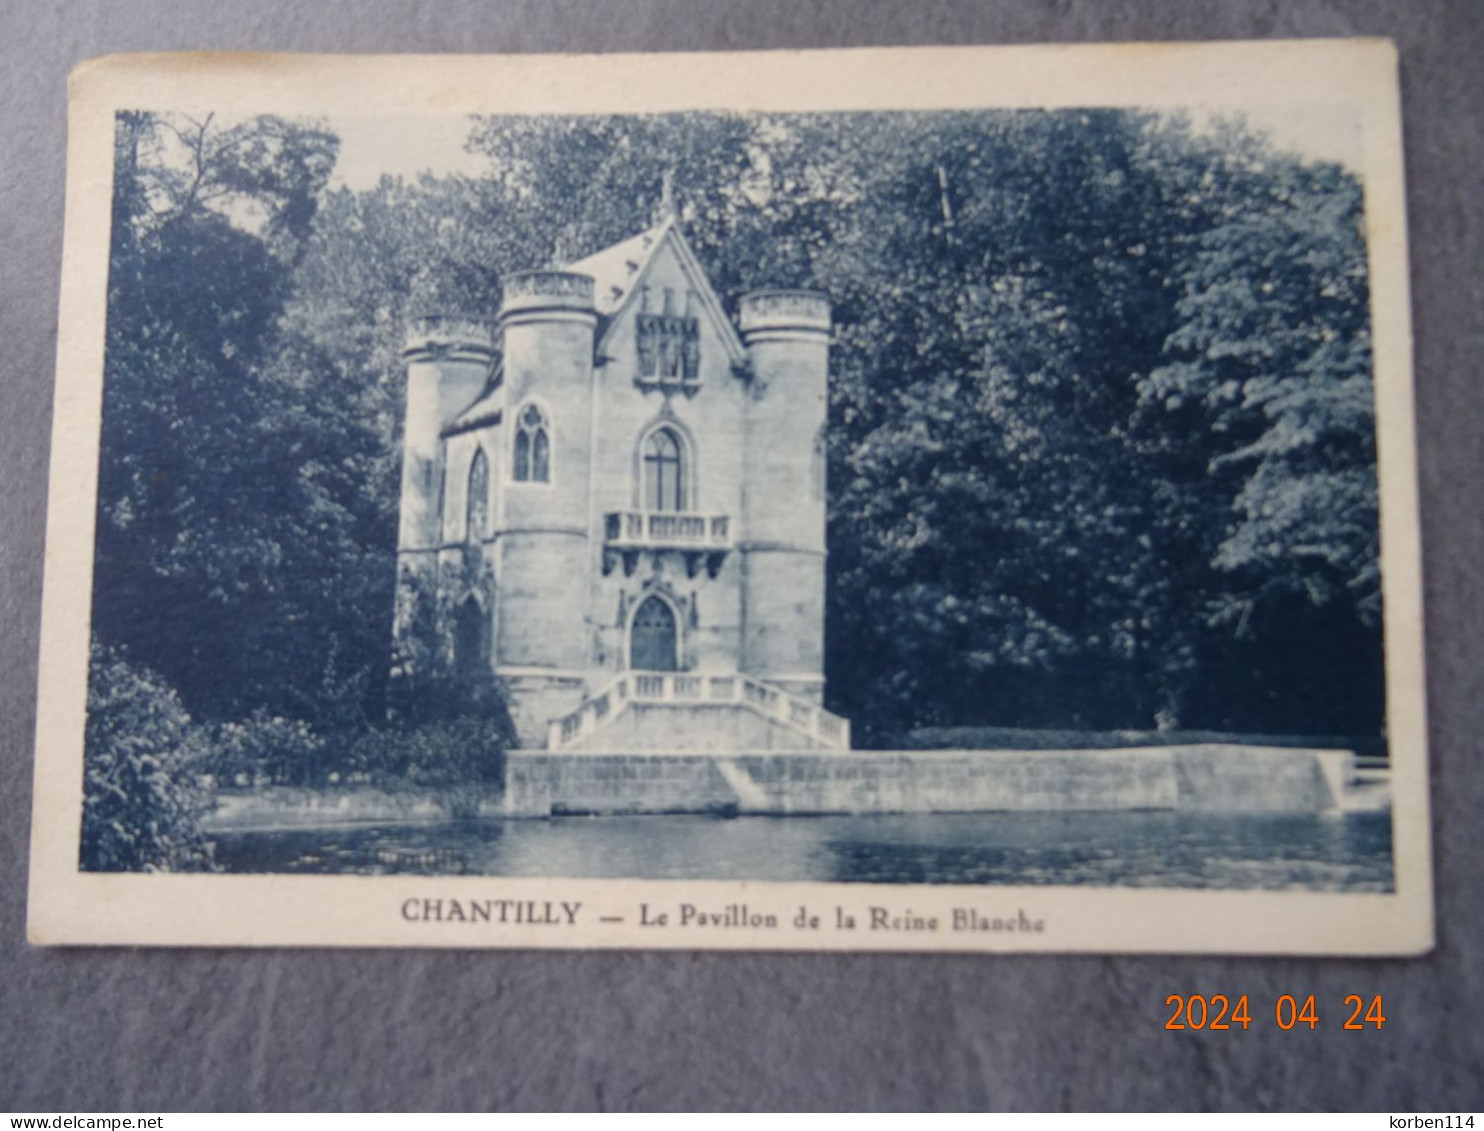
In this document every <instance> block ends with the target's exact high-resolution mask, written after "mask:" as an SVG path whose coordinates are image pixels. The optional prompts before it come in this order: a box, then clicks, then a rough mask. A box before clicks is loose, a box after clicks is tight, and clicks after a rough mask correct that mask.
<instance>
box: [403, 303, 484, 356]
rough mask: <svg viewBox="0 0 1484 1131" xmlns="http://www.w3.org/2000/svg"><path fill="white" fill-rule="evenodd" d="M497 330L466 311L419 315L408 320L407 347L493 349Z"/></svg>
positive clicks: (408, 349) (418, 348) (416, 348)
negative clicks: (461, 312) (464, 312)
mask: <svg viewBox="0 0 1484 1131" xmlns="http://www.w3.org/2000/svg"><path fill="white" fill-rule="evenodd" d="M494 346H495V334H494V330H493V329H492V328H491V327H490V325H489V324H488V323H486V322H483V321H481V320H480V319H478V318H474V317H472V316H470V315H467V314H439V313H429V314H419V315H416V316H415V317H413V318H410V319H408V321H407V337H406V344H405V350H406V351H407V352H415V351H419V350H453V349H458V350H475V351H477V352H480V353H490V352H492V351H493V350H494Z"/></svg>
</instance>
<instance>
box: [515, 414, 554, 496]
mask: <svg viewBox="0 0 1484 1131" xmlns="http://www.w3.org/2000/svg"><path fill="white" fill-rule="evenodd" d="M513 473H514V478H515V481H516V482H517V483H550V482H551V427H550V425H549V424H548V423H547V420H546V414H545V413H544V412H542V411H541V409H540V408H539V407H537V406H536V405H533V404H528V405H526V406H525V408H523V409H521V410H520V414H519V415H518V416H517V417H516V421H515V467H514V469H513Z"/></svg>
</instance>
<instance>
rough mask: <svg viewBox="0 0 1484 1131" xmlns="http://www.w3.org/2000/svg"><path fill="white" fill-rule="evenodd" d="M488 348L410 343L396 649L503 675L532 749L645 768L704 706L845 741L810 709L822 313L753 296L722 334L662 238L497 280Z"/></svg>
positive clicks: (442, 328)
mask: <svg viewBox="0 0 1484 1131" xmlns="http://www.w3.org/2000/svg"><path fill="white" fill-rule="evenodd" d="M496 333H498V335H499V336H500V347H501V348H500V350H499V351H498V353H499V354H500V361H499V363H498V364H496V363H495V361H494V359H495V357H496V353H497V351H496V349H495V339H494V337H493V336H492V335H491V334H490V332H489V330H488V329H487V328H484V327H482V326H480V325H479V324H477V323H475V322H472V321H469V320H463V319H457V318H447V317H437V316H435V317H429V318H424V319H419V320H416V321H415V322H414V323H413V325H412V327H411V328H410V331H409V335H408V341H407V349H406V353H405V359H406V361H407V382H408V389H407V410H406V411H407V417H406V429H405V451H404V461H403V475H402V514H401V527H400V542H399V555H398V557H399V586H398V588H399V601H398V615H397V633H398V636H399V644H403V645H405V644H406V643H407V638H408V636H409V635H410V634H413V633H416V632H425V633H431V635H432V637H433V639H431V640H430V641H426V642H425V643H426V645H427V647H426V648H425V649H424V650H423V652H421V653H417V654H420V655H422V656H424V657H425V658H424V659H423V660H422V661H420V662H423V663H427V664H431V665H434V666H435V667H436V668H437V670H438V673H439V675H438V677H437V678H447V679H451V680H459V679H470V678H476V677H480V676H487V674H488V673H490V672H493V674H495V675H496V676H498V677H500V679H501V680H502V682H503V683H504V685H505V687H506V689H507V691H508V694H509V701H510V709H511V714H512V717H513V719H514V721H515V724H516V727H517V731H518V734H519V738H520V743H521V745H522V746H523V747H525V748H528V749H534V748H548V747H550V748H560V747H563V746H572V747H574V748H576V747H579V746H580V747H582V748H586V749H593V748H599V749H601V748H603V747H602V742H603V739H602V738H601V732H602V731H604V730H605V729H612V731H613V733H614V734H615V735H617V734H623V735H624V736H625V737H624V739H623V741H624V742H626V743H630V744H636V743H637V744H638V745H639V746H641V747H643V748H646V749H663V748H664V746H665V743H666V734H667V733H673V735H674V736H675V738H676V740H677V741H679V740H680V736H681V735H682V734H690V735H693V734H694V732H695V725H696V719H695V718H690V719H686V718H684V717H683V716H684V715H685V712H686V711H687V710H690V711H691V714H692V715H694V714H696V712H695V710H694V708H696V707H699V706H700V705H701V704H705V705H706V707H707V708H708V711H709V712H710V714H709V716H708V717H716V715H715V712H716V708H718V707H720V708H722V709H723V710H727V709H735V710H736V711H738V712H743V713H749V714H751V715H753V716H761V717H762V718H763V719H764V720H765V722H766V724H767V728H770V729H769V740H768V743H767V744H768V745H769V746H770V747H772V748H777V747H778V746H779V745H780V744H781V745H783V746H785V747H787V746H790V745H792V746H794V747H796V748H799V749H815V748H819V747H821V746H825V747H838V746H842V745H848V742H849V737H848V727H846V726H845V724H844V721H843V720H840V719H837V718H835V717H834V716H831V715H829V714H828V713H827V712H825V711H823V710H822V709H821V708H820V706H819V705H820V703H821V701H822V698H823V692H824V666H823V664H824V656H823V643H824V641H823V636H824V585H825V571H824V565H825V471H824V426H825V409H826V388H827V381H828V349H829V335H830V313H829V303H828V301H827V299H826V298H825V297H824V296H823V295H819V294H816V293H813V292H805V291H782V290H778V291H760V292H755V293H753V294H750V295H747V296H744V297H742V299H741V301H740V304H739V314H738V321H737V324H736V325H735V326H734V325H733V323H732V321H731V319H729V318H728V317H727V314H726V312H725V310H724V308H723V305H722V303H721V301H720V300H719V299H718V297H717V296H716V294H715V293H714V292H713V291H712V289H711V286H710V284H709V283H708V281H707V280H706V278H705V276H704V273H703V272H702V270H701V268H700V266H699V264H698V263H697V261H696V259H695V256H694V255H693V253H692V252H691V251H690V249H689V247H688V246H687V245H686V242H685V240H684V237H683V236H682V235H681V233H680V231H679V229H678V228H677V227H676V226H675V224H674V222H673V221H670V220H667V221H666V222H664V223H662V224H660V225H659V226H657V227H655V228H652V229H650V230H649V231H646V232H644V233H642V234H641V235H639V236H636V237H634V238H633V239H631V240H627V241H625V242H624V243H621V244H618V245H616V246H615V247H612V248H609V249H607V250H606V251H603V252H600V253H598V254H597V255H594V256H591V257H589V258H587V259H584V260H582V261H580V262H577V263H573V264H571V265H570V266H568V267H566V268H564V269H563V270H560V271H533V272H525V273H522V274H518V275H515V276H512V277H510V278H509V279H507V280H506V281H505V294H504V300H503V302H502V305H501V311H500V319H499V323H498V325H497V327H496ZM419 599H422V600H435V603H436V612H435V613H434V614H432V615H431V616H430V617H429V618H428V619H427V620H426V621H423V622H418V621H416V618H414V617H413V616H412V615H411V613H410V612H409V610H410V609H411V608H412V607H413V605H414V604H415V602H416V601H417V600H419ZM419 624H421V625H422V627H419ZM410 654H413V653H410V652H409V651H408V650H407V649H406V648H405V647H404V648H402V649H400V650H399V655H402V656H403V657H404V659H403V661H401V662H403V663H407V662H410V661H407V660H406V659H405V657H406V656H407V655H410ZM638 704H644V705H645V708H646V709H645V710H643V711H640V710H638V709H637V705H638ZM651 707H654V708H663V709H650V708H651ZM625 711H627V712H628V713H629V714H630V715H632V716H634V717H631V718H628V719H626V720H625V725H623V726H621V727H619V726H614V725H613V723H614V720H615V719H616V717H617V716H618V715H620V714H622V713H624V712H625ZM640 716H642V717H643V718H645V719H648V720H650V721H649V722H648V723H645V724H643V725H642V726H641V725H640V724H639V722H638V718H639V717H640ZM666 718H668V719H669V720H670V722H669V724H668V725H667V724H666V723H665V722H664V720H665V719H666ZM646 728H647V729H646ZM720 729H721V730H722V731H724V732H726V733H738V734H752V735H754V736H755V735H756V730H757V725H756V723H754V724H752V725H751V726H746V725H744V726H736V727H731V726H728V727H722V728H720ZM775 731H776V733H774V732H775ZM641 732H643V733H641ZM748 741H750V742H754V743H755V742H756V738H755V737H754V738H753V739H750V740H748Z"/></svg>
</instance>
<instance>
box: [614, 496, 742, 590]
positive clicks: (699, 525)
mask: <svg viewBox="0 0 1484 1131" xmlns="http://www.w3.org/2000/svg"><path fill="white" fill-rule="evenodd" d="M731 548H732V531H731V519H730V518H729V517H728V516H727V515H724V514H692V513H689V512H685V511H610V512H608V513H607V514H605V515H604V516H603V572H604V573H605V574H607V573H611V572H612V571H613V568H614V566H615V565H616V564H618V562H620V561H621V562H622V563H623V567H624V574H625V576H628V575H631V574H632V573H633V572H634V568H635V567H636V566H637V565H638V562H639V558H640V556H641V555H642V554H644V553H645V552H646V551H647V552H650V553H662V552H665V551H679V552H680V553H683V554H684V555H685V562H686V571H687V573H688V574H689V575H690V576H691V577H694V576H695V575H696V573H697V572H698V571H699V570H700V568H701V566H702V564H704V565H705V566H706V568H707V570H708V571H709V572H710V574H711V576H712V577H715V576H716V574H717V573H718V571H720V569H721V565H722V562H723V561H725V560H726V556H727V553H728V551H730V550H731Z"/></svg>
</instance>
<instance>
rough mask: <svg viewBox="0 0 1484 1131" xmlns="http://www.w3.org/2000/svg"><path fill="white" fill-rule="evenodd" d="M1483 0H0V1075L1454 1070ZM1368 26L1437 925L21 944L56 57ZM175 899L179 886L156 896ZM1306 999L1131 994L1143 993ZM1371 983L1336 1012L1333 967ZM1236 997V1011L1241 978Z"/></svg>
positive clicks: (488, 1077)
mask: <svg viewBox="0 0 1484 1131" xmlns="http://www.w3.org/2000/svg"><path fill="white" fill-rule="evenodd" d="M1481 26H1484V9H1481V8H1480V7H1479V6H1478V5H1477V4H1476V3H1473V2H1472V0H1458V2H1452V3H1450V2H1448V0H1411V2H1405V0H1287V2H1284V3H1278V2H1276V0H1188V2H1185V3H1180V4H1169V3H1160V2H1158V0H1120V2H1119V3H1117V4H1111V3H1105V2H1102V0H1049V2H1045V3H1037V2H1033V0H1015V2H1012V0H1003V2H983V3H966V2H963V3H960V2H947V0H892V2H880V3H845V2H839V0H826V2H816V3H800V2H799V0H755V2H751V3H743V2H737V3H722V2H711V0H669V2H660V0H653V2H644V0H623V2H618V0H614V2H610V3H606V4H601V5H599V4H586V3H580V2H577V0H524V2H521V3H498V4H497V3H490V2H481V0H449V2H447V3H432V2H430V0H424V2H420V0H376V2H372V0H362V2H357V0H323V2H321V3H315V4H309V3H302V2H294V0H237V2H235V3H231V4H220V3H215V2H212V0H157V2H154V3H149V4H145V3H118V2H116V0H113V2H110V0H75V2H65V0H64V2H61V3H56V2H41V0H10V2H9V3H7V4H4V5H3V6H0V51H3V54H4V66H3V67H0V342H3V343H4V349H3V352H0V430H3V431H0V435H3V440H0V461H3V474H0V507H3V521H4V530H5V535H4V538H3V539H0V566H3V568H0V608H3V610H4V624H5V632H4V637H3V647H0V720H3V723H0V799H3V800H0V948H3V956H0V1109H6V1110H43V1111H55V1110H61V1111H67V1110H76V1111H87V1110H121V1111H129V1110H139V1111H150V1110H180V1109H210V1108H222V1109H229V1110H243V1109H280V1110H281V1109H286V1108H287V1109H292V1108H308V1109H366V1108H371V1109H378V1108H389V1109H404V1108H434V1109H437V1108H475V1107H483V1108H598V1107H602V1108H647V1109H655V1108H749V1109H751V1108H780V1107H786V1108H889V1109H904V1108H1016V1109H1025V1108H1061V1107H1071V1108H1154V1109H1162V1108H1302V1109H1308V1108H1321V1109H1323V1108H1352V1107H1354V1108H1369V1109H1391V1110H1393V1111H1397V1110H1404V1111H1426V1110H1432V1111H1442V1110H1459V1109H1469V1108H1472V1109H1474V1110H1478V1109H1479V1108H1480V1107H1481V1106H1484V1084H1481V1077H1480V1073H1479V1065H1480V1064H1481V1063H1484V1024H1481V1023H1480V1013H1481V1011H1484V962H1481V960H1480V955H1479V952H1478V949H1477V948H1478V947H1479V945H1480V944H1481V942H1484V931H1481V922H1484V901H1481V900H1480V899H1479V891H1480V860H1481V858H1484V821H1481V820H1480V818H1479V813H1480V810H1481V807H1484V773H1481V771H1480V764H1479V762H1480V751H1479V746H1478V741H1477V738H1478V735H1479V734H1481V733H1484V696H1481V695H1480V694H1479V676H1478V672H1479V670H1480V667H1481V663H1480V661H1481V655H1480V646H1479V643H1478V640H1479V631H1478V628H1479V626H1480V625H1484V572H1481V571H1480V569H1479V565H1478V563H1479V562H1480V561H1481V560H1484V518H1481V516H1484V505H1481V504H1484V492H1481V490H1480V487H1481V483H1480V477H1481V474H1484V439H1481V437H1484V409H1481V398H1480V394H1479V388H1478V372H1479V361H1478V352H1479V350H1480V349H1481V347H1484V321H1481V312H1484V286H1481V280H1480V273H1479V268H1478V265H1479V264H1480V263H1481V262H1484V225H1481V194H1480V191H1479V169H1480V168H1481V167H1484V138H1481V134H1484V116H1481V114H1480V108H1481V106H1484V68H1480V66H1479V63H1478V60H1479V57H1480V54H1481V50H1480V49H1481V46H1484V43H1481V38H1484V37H1481V34H1480V32H1481ZM1354 34H1367V35H1388V36H1392V37H1394V38H1395V39H1396V40H1397V42H1398V44H1399V46H1400V49H1401V61H1402V71H1403V95H1404V104H1405V115H1406V130H1407V150H1408V153H1407V158H1408V187H1409V192H1410V214H1411V233H1412V247H1413V255H1412V261H1413V283H1414V288H1415V290H1414V311H1415V313H1414V325H1415V329H1416V337H1417V375H1418V405H1419V421H1420V431H1421V460H1422V490H1423V527H1424V534H1425V542H1426V547H1425V548H1426V569H1427V599H1428V606H1427V626H1428V631H1429V641H1428V661H1429V665H1430V675H1431V692H1430V701H1431V708H1432V724H1431V729H1432V738H1433V743H1434V750H1433V799H1434V806H1435V825H1436V829H1437V849H1436V868H1437V881H1438V891H1439V896H1438V906H1439V916H1440V918H1439V940H1440V941H1439V945H1438V949H1437V950H1436V951H1435V952H1434V953H1433V954H1432V955H1430V956H1428V957H1426V958H1422V959H1414V960H1408V961H1327V960H1303V961H1297V960H1283V959H1250V958H1243V959H1225V958H1158V957H1147V958H1119V959H1102V958H1096V957H1076V958H1050V957H1045V958H1038V957H1008V958H989V957H934V956H907V955H892V956H873V955H863V956H812V955H766V954H749V955H728V954H506V953H473V952H471V953H411V952H389V951H388V952H358V951H345V952H305V951H274V952H263V953H253V952H249V951H232V950H226V951H216V950H194V951H180V952H172V951H165V950H156V951H132V950H72V951H43V950H33V949H28V948H27V946H26V944H25V942H24V938H23V921H24V904H25V867H26V858H27V836H28V832H29V807H30V796H31V791H30V774H31V766H30V760H31V750H30V747H31V734H32V728H33V725H34V719H35V714H34V703H33V697H34V693H35V675H36V673H35V656H36V644H37V623H38V611H39V604H40V592H41V565H42V545H43V516H44V512H45V503H46V470H45V468H46V457H47V450H48V440H47V437H48V432H49V428H50V420H51V381H52V361H53V348H54V344H55V331H56V295H57V278H58V268H59V263H60V255H61V234H62V233H61V219H62V187H63V145H64V134H65V130H64V108H65V78H66V74H67V71H68V70H69V68H70V67H71V66H72V65H73V64H74V63H75V62H77V61H78V60H80V59H83V58H87V57H89V56H94V55H99V54H103V53H106V52H115V51H142V50H186V49H198V48H218V49H232V50H274V49H280V50H284V49H294V50H314V51H502V50H503V51H535V50H547V51H555V50H605V51H607V50H642V49H697V48H713V49H723V48H747V47H790V46H826V45H836V44H886V43H944V42H985V43H988V42H1006V43H1008V42H1032V41H1041V40H1090V39H1116V40H1137V39H1181V38H1185V39H1197V38H1199V39H1205V38H1241V37H1267V36H1275V35H1300V36H1314V35H1354ZM183 910H184V911H186V912H187V913H188V909H183ZM1217 991H1227V992H1233V991H1235V992H1246V993H1248V994H1249V995H1251V998H1252V1001H1253V1002H1268V1001H1271V1000H1273V999H1274V998H1276V997H1277V996H1278V995H1279V994H1282V993H1285V992H1289V993H1299V994H1305V993H1310V992H1312V993H1315V994H1317V995H1318V997H1319V1000H1320V1001H1321V1002H1322V1003H1335V1004H1333V1005H1330V1006H1329V1007H1328V1008H1327V1010H1326V1012H1325V1024H1324V1025H1323V1026H1322V1027H1321V1028H1320V1029H1319V1030H1318V1031H1317V1032H1314V1033H1310V1032H1308V1031H1307V1030H1304V1029H1299V1030H1295V1031H1293V1032H1289V1033H1284V1032H1280V1031H1278V1030H1277V1029H1276V1028H1274V1027H1272V1026H1271V1025H1258V1024H1254V1025H1253V1027H1252V1029H1251V1030H1249V1031H1248V1032H1245V1033H1244V1032H1241V1031H1233V1032H1227V1033H1183V1034H1182V1033H1171V1032H1165V1031H1163V1030H1162V1028H1161V1025H1162V1023H1163V1019H1164V1017H1165V1015H1166V1013H1165V1010H1164V1008H1163V1002H1164V999H1165V995H1167V994H1169V993H1174V992H1208V993H1209V992H1217ZM1377 992H1381V993H1384V994H1385V1001H1386V1013H1387V1015H1388V1017H1389V1018H1390V1020H1389V1021H1388V1022H1387V1024H1386V1027H1385V1028H1384V1030H1383V1031H1381V1032H1375V1031H1369V1032H1360V1033H1356V1032H1345V1031H1343V1030H1342V1029H1341V1028H1340V1025H1339V1024H1338V1020H1339V1019H1338V1017H1337V1012H1338V1010H1337V1006H1338V1003H1339V1002H1340V1001H1341V1000H1342V999H1343V998H1344V996H1345V995H1346V994H1348V993H1363V994H1372V993H1377ZM1254 1012H1257V1010H1256V1009H1254Z"/></svg>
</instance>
